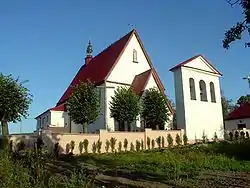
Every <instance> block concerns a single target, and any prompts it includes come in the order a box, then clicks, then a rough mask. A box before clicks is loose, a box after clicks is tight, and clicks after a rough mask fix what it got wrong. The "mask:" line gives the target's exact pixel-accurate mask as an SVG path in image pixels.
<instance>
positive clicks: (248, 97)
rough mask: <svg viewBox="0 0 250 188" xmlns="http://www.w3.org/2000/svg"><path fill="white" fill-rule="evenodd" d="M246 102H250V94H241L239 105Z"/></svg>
mask: <svg viewBox="0 0 250 188" xmlns="http://www.w3.org/2000/svg"><path fill="white" fill-rule="evenodd" d="M245 103H250V95H245V96H241V97H240V98H239V99H238V100H237V105H239V106H240V105H242V104H245Z"/></svg>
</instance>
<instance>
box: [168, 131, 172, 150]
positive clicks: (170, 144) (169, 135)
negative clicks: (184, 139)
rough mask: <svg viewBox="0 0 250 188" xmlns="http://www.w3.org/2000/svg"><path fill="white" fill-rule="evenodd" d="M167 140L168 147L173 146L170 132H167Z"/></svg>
mask: <svg viewBox="0 0 250 188" xmlns="http://www.w3.org/2000/svg"><path fill="white" fill-rule="evenodd" d="M167 142H168V146H169V147H171V146H173V137H172V136H171V134H168V136H167Z"/></svg>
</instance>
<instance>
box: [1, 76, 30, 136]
mask: <svg viewBox="0 0 250 188" xmlns="http://www.w3.org/2000/svg"><path fill="white" fill-rule="evenodd" d="M25 82H26V81H24V82H20V81H19V78H18V79H14V78H13V77H12V75H8V76H5V75H3V74H2V73H0V121H1V125H2V134H3V136H6V135H8V134H9V129H8V122H13V123H16V122H18V121H21V118H22V117H23V118H27V117H28V115H29V114H28V109H29V105H30V104H31V102H32V95H31V94H30V92H29V90H28V89H27V88H26V87H24V86H23V84H24V83H25Z"/></svg>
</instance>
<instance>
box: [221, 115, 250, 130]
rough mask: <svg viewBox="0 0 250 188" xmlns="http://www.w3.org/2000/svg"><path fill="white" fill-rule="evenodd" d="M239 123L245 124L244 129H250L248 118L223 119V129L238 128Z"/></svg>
mask: <svg viewBox="0 0 250 188" xmlns="http://www.w3.org/2000/svg"><path fill="white" fill-rule="evenodd" d="M239 123H243V124H246V129H250V118H246V119H234V120H227V121H225V129H226V130H227V131H232V130H235V129H238V124H239Z"/></svg>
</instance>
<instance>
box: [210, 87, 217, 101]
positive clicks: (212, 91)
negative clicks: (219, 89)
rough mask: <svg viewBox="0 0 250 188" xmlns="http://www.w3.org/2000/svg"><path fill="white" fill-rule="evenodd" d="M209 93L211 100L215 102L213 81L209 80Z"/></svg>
mask: <svg viewBox="0 0 250 188" xmlns="http://www.w3.org/2000/svg"><path fill="white" fill-rule="evenodd" d="M209 85H210V95H211V102H216V97H215V91H214V83H213V82H210V84H209Z"/></svg>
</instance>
